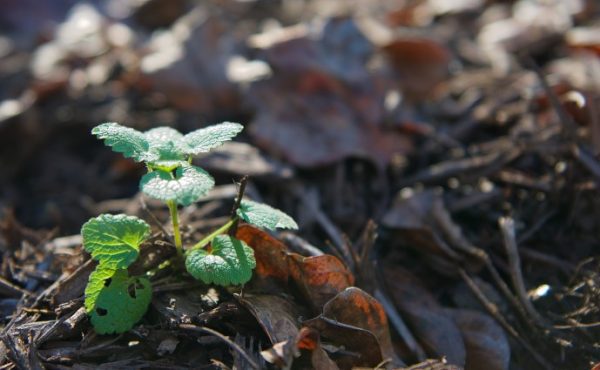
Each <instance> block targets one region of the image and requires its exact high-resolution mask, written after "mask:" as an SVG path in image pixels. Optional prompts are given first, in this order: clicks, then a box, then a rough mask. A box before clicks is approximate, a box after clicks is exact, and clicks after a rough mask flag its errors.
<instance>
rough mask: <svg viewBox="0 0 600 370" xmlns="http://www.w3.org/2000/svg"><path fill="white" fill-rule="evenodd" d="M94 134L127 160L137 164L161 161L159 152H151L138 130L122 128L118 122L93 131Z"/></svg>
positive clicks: (103, 125)
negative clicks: (129, 159)
mask: <svg viewBox="0 0 600 370" xmlns="http://www.w3.org/2000/svg"><path fill="white" fill-rule="evenodd" d="M92 134H94V135H96V136H97V137H98V138H99V139H102V140H104V144H106V145H107V146H110V147H111V148H112V150H113V151H115V152H118V153H122V154H123V156H124V157H126V158H132V159H133V160H135V161H137V162H151V161H155V160H158V159H159V155H158V153H157V152H152V151H150V143H149V142H148V140H147V139H146V136H145V135H144V134H143V133H141V132H140V131H138V130H134V129H132V128H130V127H126V126H122V125H120V124H118V123H116V122H107V123H103V124H101V125H98V126H96V127H94V128H93V129H92Z"/></svg>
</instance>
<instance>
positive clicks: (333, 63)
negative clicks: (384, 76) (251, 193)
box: [249, 18, 410, 168]
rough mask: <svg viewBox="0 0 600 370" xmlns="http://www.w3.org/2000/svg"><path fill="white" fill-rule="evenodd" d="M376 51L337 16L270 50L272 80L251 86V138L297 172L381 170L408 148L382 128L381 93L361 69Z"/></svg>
mask: <svg viewBox="0 0 600 370" xmlns="http://www.w3.org/2000/svg"><path fill="white" fill-rule="evenodd" d="M372 52H373V46H372V45H371V44H370V42H369V41H367V40H366V39H365V37H364V36H363V35H362V33H361V32H360V31H359V30H358V27H357V26H356V25H355V24H354V22H353V21H352V20H351V19H348V18H336V19H332V20H330V21H329V22H327V24H326V25H325V27H324V29H323V31H322V32H320V33H318V34H316V35H303V34H300V35H297V36H296V37H294V38H292V39H285V40H283V41H281V42H278V43H275V44H274V45H270V47H269V48H268V49H266V50H265V51H264V54H265V59H266V60H267V62H268V63H269V65H270V66H271V67H272V69H273V72H274V73H273V77H272V78H270V79H268V80H263V81H259V82H257V83H254V84H253V85H252V86H251V89H250V93H249V96H250V97H251V99H252V101H253V103H254V106H255V108H256V110H257V114H256V116H255V119H254V121H253V122H252V124H251V125H250V127H249V133H250V134H251V135H252V136H253V137H254V139H255V140H256V141H257V144H259V145H261V146H262V147H264V148H265V150H268V151H270V152H273V153H275V154H277V155H280V156H282V157H284V158H285V159H287V160H288V161H290V162H292V163H293V164H295V165H297V166H302V167H314V166H321V165H327V164H331V163H334V162H337V161H339V160H341V159H344V158H347V157H351V156H352V157H361V158H367V159H370V160H372V161H373V162H374V163H375V164H376V165H378V166H379V167H380V168H383V167H385V165H387V163H388V162H389V160H390V159H391V158H392V157H393V156H394V155H396V154H403V153H406V152H407V151H409V150H410V142H409V141H408V139H407V137H405V136H402V135H401V134H399V133H398V132H395V131H389V130H384V129H383V127H382V126H383V125H382V123H383V120H384V116H385V112H384V109H383V105H382V104H381V102H382V101H383V100H384V96H385V91H384V90H385V89H384V83H382V81H381V79H380V77H379V76H377V75H374V74H373V73H371V72H370V71H369V70H368V69H367V67H366V63H367V60H368V59H369V57H370V55H371V54H372Z"/></svg>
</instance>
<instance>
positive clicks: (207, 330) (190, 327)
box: [179, 324, 260, 369]
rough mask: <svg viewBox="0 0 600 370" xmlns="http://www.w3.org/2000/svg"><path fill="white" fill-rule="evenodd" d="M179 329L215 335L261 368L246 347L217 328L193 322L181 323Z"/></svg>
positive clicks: (251, 364) (255, 366)
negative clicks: (193, 323)
mask: <svg viewBox="0 0 600 370" xmlns="http://www.w3.org/2000/svg"><path fill="white" fill-rule="evenodd" d="M179 329H181V330H187V331H193V332H200V333H208V334H211V335H214V336H215V337H217V338H219V339H221V340H222V341H224V342H225V343H227V344H228V345H229V347H231V348H232V349H234V350H235V351H236V352H238V353H239V354H240V355H241V356H242V357H243V358H244V359H245V360H246V361H248V364H249V365H250V366H251V367H252V368H253V369H260V366H258V364H257V363H256V361H254V359H253V358H252V356H250V355H249V354H248V353H246V351H244V349H243V348H242V347H240V346H239V345H238V344H237V343H235V342H234V341H232V340H231V339H229V338H227V337H226V336H225V335H223V334H221V333H219V332H218V331H216V330H213V329H211V328H207V327H206V326H196V325H192V324H179Z"/></svg>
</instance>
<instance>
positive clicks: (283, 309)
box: [238, 294, 300, 344]
mask: <svg viewBox="0 0 600 370" xmlns="http://www.w3.org/2000/svg"><path fill="white" fill-rule="evenodd" d="M238 301H239V302H240V303H241V304H242V305H243V306H244V307H246V308H247V309H248V310H249V311H250V312H251V313H252V315H253V316H254V317H256V320H257V321H258V323H259V324H260V326H261V327H262V328H263V330H264V331H265V333H266V334H267V336H268V337H269V339H270V340H271V343H272V344H276V343H280V342H284V341H288V340H295V338H296V337H297V336H298V332H299V326H300V324H299V322H298V317H300V314H299V313H298V312H297V309H296V306H295V305H294V304H292V302H290V301H289V300H286V299H284V298H282V297H278V296H275V295H267V294H261V295H254V294H244V296H243V297H238Z"/></svg>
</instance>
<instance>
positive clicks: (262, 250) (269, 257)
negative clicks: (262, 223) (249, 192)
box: [236, 225, 289, 282]
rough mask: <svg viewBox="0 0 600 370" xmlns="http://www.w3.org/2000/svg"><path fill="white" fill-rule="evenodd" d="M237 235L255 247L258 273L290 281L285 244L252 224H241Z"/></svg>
mask: <svg viewBox="0 0 600 370" xmlns="http://www.w3.org/2000/svg"><path fill="white" fill-rule="evenodd" d="M236 237H237V238H238V239H240V240H243V241H244V242H246V244H248V245H249V246H250V247H252V249H254V256H255V258H256V270H254V271H255V274H256V275H258V276H259V277H262V278H273V279H277V280H279V281H282V282H287V281H288V275H289V271H288V262H287V259H288V257H287V252H286V250H287V247H286V246H285V244H283V243H282V242H280V241H279V240H277V239H275V238H274V237H272V236H271V235H269V234H268V233H267V232H264V231H262V230H260V229H258V228H255V227H253V226H250V225H240V226H239V227H238V229H237V233H236Z"/></svg>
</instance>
